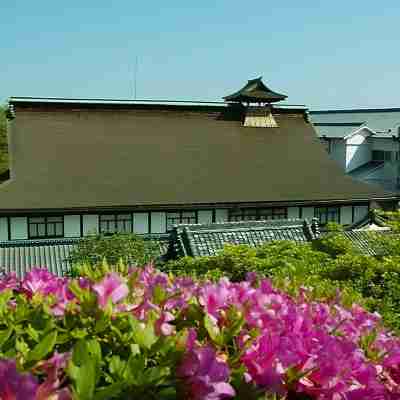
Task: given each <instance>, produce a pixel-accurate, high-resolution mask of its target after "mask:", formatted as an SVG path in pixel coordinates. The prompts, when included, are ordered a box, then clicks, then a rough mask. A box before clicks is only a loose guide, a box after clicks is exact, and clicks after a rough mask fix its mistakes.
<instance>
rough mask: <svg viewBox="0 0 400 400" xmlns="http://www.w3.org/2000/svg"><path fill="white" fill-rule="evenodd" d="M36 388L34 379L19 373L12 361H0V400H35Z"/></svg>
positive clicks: (36, 384)
mask: <svg viewBox="0 0 400 400" xmlns="http://www.w3.org/2000/svg"><path fill="white" fill-rule="evenodd" d="M37 388H38V382H37V380H36V378H35V377H33V376H32V375H30V374H21V373H19V372H18V371H17V368H16V365H15V361H14V360H0V399H1V400H36V391H37Z"/></svg>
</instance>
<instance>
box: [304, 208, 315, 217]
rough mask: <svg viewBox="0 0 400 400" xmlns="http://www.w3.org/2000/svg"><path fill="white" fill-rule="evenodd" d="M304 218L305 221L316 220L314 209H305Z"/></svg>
mask: <svg viewBox="0 0 400 400" xmlns="http://www.w3.org/2000/svg"><path fill="white" fill-rule="evenodd" d="M303 218H304V219H312V218H314V207H303Z"/></svg>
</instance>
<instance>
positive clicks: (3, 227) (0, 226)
mask: <svg viewBox="0 0 400 400" xmlns="http://www.w3.org/2000/svg"><path fill="white" fill-rule="evenodd" d="M0 240H8V221H7V218H6V217H4V218H0Z"/></svg>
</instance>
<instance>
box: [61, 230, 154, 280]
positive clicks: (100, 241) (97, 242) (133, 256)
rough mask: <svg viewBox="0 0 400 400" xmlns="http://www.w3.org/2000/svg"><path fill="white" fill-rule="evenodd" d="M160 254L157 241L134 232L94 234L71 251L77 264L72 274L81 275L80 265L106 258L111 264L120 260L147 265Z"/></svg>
mask: <svg viewBox="0 0 400 400" xmlns="http://www.w3.org/2000/svg"><path fill="white" fill-rule="evenodd" d="M159 255H160V250H159V246H158V244H157V243H155V242H153V241H150V240H145V239H143V238H141V237H140V236H138V235H133V234H122V233H118V234H114V235H110V236H104V235H92V236H87V237H85V238H83V239H81V240H80V241H79V242H78V245H77V246H76V248H75V249H74V250H73V251H72V252H71V254H70V259H69V261H70V262H71V263H72V264H75V268H74V269H73V272H72V274H73V275H74V276H79V275H80V272H79V267H76V266H79V265H81V264H87V265H92V266H97V265H100V264H101V263H102V262H103V261H104V260H105V261H106V262H107V263H108V264H110V265H116V264H117V263H118V262H119V261H121V262H122V263H123V264H126V265H145V264H147V263H148V262H151V261H154V260H155V259H156V258H157V257H158V256H159Z"/></svg>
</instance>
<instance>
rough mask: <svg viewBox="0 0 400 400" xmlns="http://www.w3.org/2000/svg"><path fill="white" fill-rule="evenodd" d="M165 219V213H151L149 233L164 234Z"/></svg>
mask: <svg viewBox="0 0 400 400" xmlns="http://www.w3.org/2000/svg"><path fill="white" fill-rule="evenodd" d="M166 218H167V217H166V214H165V212H152V213H151V233H165V232H166V224H167V220H166Z"/></svg>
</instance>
